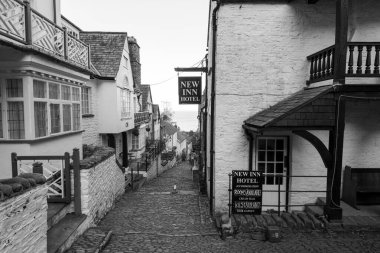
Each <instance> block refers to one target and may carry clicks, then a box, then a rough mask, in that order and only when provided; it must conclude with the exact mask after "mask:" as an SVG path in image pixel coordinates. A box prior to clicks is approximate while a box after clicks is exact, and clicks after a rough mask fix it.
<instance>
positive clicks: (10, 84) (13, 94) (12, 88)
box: [7, 79, 24, 98]
mask: <svg viewBox="0 0 380 253" xmlns="http://www.w3.org/2000/svg"><path fill="white" fill-rule="evenodd" d="M23 96H24V94H23V86H22V79H7V97H9V98H22V97H23Z"/></svg>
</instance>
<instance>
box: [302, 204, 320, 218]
mask: <svg viewBox="0 0 380 253" xmlns="http://www.w3.org/2000/svg"><path fill="white" fill-rule="evenodd" d="M305 212H306V213H309V214H311V215H313V216H316V217H318V216H322V215H323V207H322V206H315V204H306V205H305Z"/></svg>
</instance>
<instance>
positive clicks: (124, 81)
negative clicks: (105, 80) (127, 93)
mask: <svg viewBox="0 0 380 253" xmlns="http://www.w3.org/2000/svg"><path fill="white" fill-rule="evenodd" d="M123 86H124V87H128V86H129V80H128V77H127V76H125V77H124V79H123Z"/></svg>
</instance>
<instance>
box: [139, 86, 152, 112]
mask: <svg viewBox="0 0 380 253" xmlns="http://www.w3.org/2000/svg"><path fill="white" fill-rule="evenodd" d="M141 94H142V98H141V102H142V109H143V111H146V110H147V106H148V97H149V95H151V92H150V85H147V84H142V85H141Z"/></svg>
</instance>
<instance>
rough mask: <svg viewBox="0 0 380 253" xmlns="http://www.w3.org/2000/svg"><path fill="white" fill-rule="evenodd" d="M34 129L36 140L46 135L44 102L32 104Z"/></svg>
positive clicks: (45, 108) (45, 107)
mask: <svg viewBox="0 0 380 253" xmlns="http://www.w3.org/2000/svg"><path fill="white" fill-rule="evenodd" d="M34 129H35V135H36V138H38V137H43V136H46V135H47V103H46V102H34Z"/></svg>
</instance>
